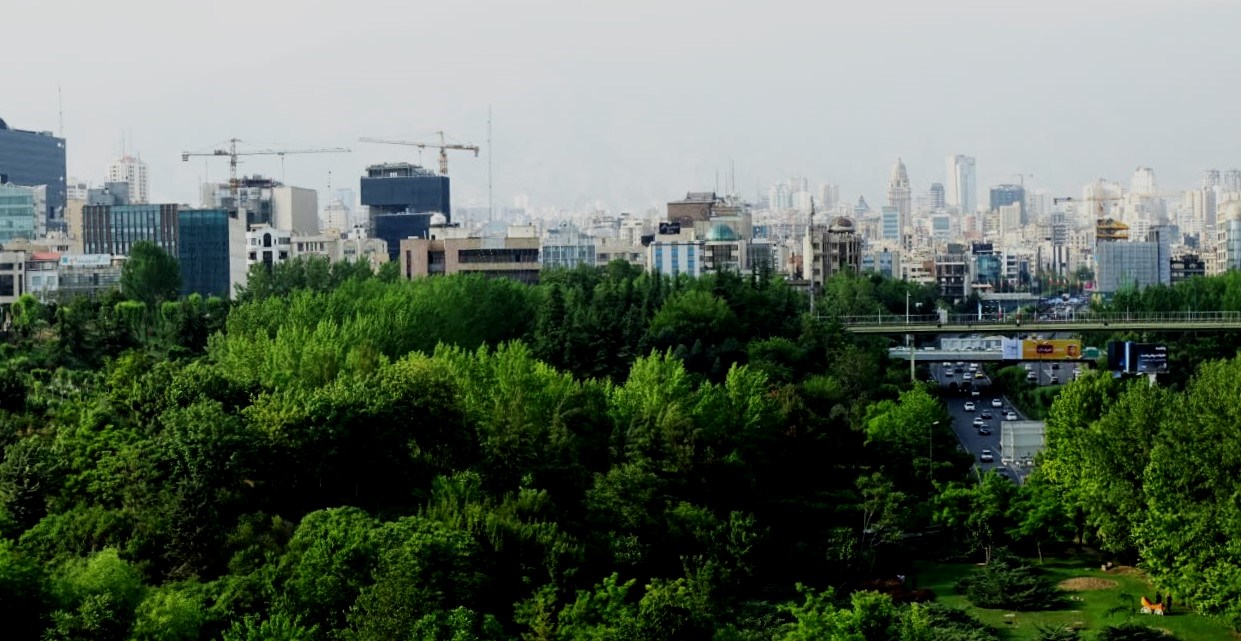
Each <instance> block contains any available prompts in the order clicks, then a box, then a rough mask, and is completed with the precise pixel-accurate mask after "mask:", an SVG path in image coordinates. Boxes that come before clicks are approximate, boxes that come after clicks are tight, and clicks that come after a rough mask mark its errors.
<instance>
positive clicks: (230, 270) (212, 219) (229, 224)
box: [177, 209, 246, 298]
mask: <svg viewBox="0 0 1241 641" xmlns="http://www.w3.org/2000/svg"><path fill="white" fill-rule="evenodd" d="M177 237H178V238H177V241H178V242H177V261H178V262H179V263H180V265H181V291H182V293H184V294H187V295H188V294H200V295H203V296H219V297H220V298H229V296H230V295H231V293H232V290H233V286H234V285H235V284H237V283H238V282H240V281H239V279H240V278H241V277H242V273H238V272H244V269H245V260H244V259H245V254H244V252H245V240H246V233H245V226H244V224H243V223H242V222H241V219H240V218H239V217H238V216H237V215H230V213H229V211H228V210H225V209H182V210H179V211H178V212H177ZM238 259H239V260H238ZM238 262H240V264H238Z"/></svg>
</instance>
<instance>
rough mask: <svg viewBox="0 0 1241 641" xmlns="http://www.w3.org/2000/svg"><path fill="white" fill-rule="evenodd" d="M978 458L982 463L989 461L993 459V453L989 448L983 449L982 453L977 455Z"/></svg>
mask: <svg viewBox="0 0 1241 641" xmlns="http://www.w3.org/2000/svg"><path fill="white" fill-rule="evenodd" d="M978 460H980V461H982V462H983V463H990V462H991V461H994V460H995V455H994V454H992V453H991V450H983V451H982V454H979V455H978Z"/></svg>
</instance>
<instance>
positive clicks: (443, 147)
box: [358, 131, 479, 176]
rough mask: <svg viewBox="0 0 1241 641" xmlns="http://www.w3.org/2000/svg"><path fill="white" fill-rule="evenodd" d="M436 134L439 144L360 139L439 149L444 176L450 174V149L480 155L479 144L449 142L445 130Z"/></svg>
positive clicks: (441, 172) (387, 139) (384, 143)
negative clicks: (445, 136)
mask: <svg viewBox="0 0 1241 641" xmlns="http://www.w3.org/2000/svg"><path fill="white" fill-rule="evenodd" d="M435 134H436V135H438V136H439V138H440V141H439V144H436V143H433V142H417V141H413V140H393V139H391V138H359V139H358V141H359V142H373V143H378V144H381V145H405V146H408V147H417V148H419V149H427V148H428V147H429V148H431V149H438V150H440V153H439V160H440V174H441V175H444V176H447V175H448V150H450V149H451V150H454V151H472V152H474V157H475V158H477V157H478V151H479V149H478V146H477V145H458V144H453V143H449V142H447V141H446V139H445V138H444V132H442V131H437V132H435Z"/></svg>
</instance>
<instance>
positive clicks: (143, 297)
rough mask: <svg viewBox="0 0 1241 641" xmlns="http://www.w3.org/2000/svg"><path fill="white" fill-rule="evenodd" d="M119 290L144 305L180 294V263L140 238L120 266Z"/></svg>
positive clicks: (153, 244) (170, 298) (176, 296)
mask: <svg viewBox="0 0 1241 641" xmlns="http://www.w3.org/2000/svg"><path fill="white" fill-rule="evenodd" d="M121 293H122V294H124V296H125V297H126V298H128V299H129V300H133V301H138V302H141V303H143V304H145V305H146V306H148V307H152V306H154V305H155V304H156V303H159V302H161V301H165V300H176V299H177V298H178V297H179V296H180V295H181V265H180V264H179V263H178V262H177V259H176V257H175V256H172V255H170V254H169V253H168V252H166V251H164V250H163V249H162V248H161V247H160V246H158V245H156V244H155V243H152V242H150V241H146V240H140V241H138V242H136V243H134V244H133V246H131V247H130V248H129V258H127V259H126V260H125V264H124V266H123V267H122V268H121Z"/></svg>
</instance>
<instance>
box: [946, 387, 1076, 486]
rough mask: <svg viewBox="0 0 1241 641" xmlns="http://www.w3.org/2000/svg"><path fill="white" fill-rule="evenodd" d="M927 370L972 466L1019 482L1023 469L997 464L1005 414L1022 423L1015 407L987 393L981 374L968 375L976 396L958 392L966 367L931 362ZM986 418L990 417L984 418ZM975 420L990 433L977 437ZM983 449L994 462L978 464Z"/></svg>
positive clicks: (1027, 471) (967, 392)
mask: <svg viewBox="0 0 1241 641" xmlns="http://www.w3.org/2000/svg"><path fill="white" fill-rule="evenodd" d="M958 367H960V368H961V369H962V370H964V371H963V372H957V371H956V369H957V368H958ZM930 370H931V376H932V377H933V378H934V379H935V382H936V383H938V384H939V385H940V387H941V388H942V389H943V390H944V397H943V398H944V402H945V403H946V404H947V408H948V414H949V415H950V416H952V431H953V432H954V433H956V435H957V440H958V441H960V442H961V446H962V447H963V448H965V450H966V451H967V452H969V453H970V455H971V456H973V457H974V464H975V465H977V466H978V467H979V469H981V470H983V471H986V470H992V469H995V470H1000V471H1001V473H1002V474H1004V475H1005V476H1007V477H1008V478H1010V479H1013V480H1014V481H1016V482H1018V483H1020V482H1022V481H1023V480H1024V479H1025V477H1026V476H1027V475H1028V474H1029V470H1028V469H1027V468H1023V467H1020V466H1005V465H1004V464H1002V463H1001V462H1000V458H1001V454H1000V428H1001V425H1002V424H1003V423H1004V422H1005V416H1006V415H1007V414H1008V412H1013V413H1014V414H1016V415H1017V418H1018V419H1020V420H1025V417H1024V416H1022V415H1021V412H1019V411H1017V408H1015V407H1013V404H1012V403H1010V402H1008V399H1006V398H1004V397H1003V396H999V395H996V394H993V393H991V381H990V379H988V378H987V377H986V374H983V377H982V378H972V374H970V376H971V384H972V385H973V387H974V390H976V391H977V392H978V396H973V395H972V392H971V391H965V390H962V389H961V387H962V386H961V383H962V382H963V378H962V376H963V375H964V374H967V373H969V371H970V370H969V365H968V364H965V365H961V366H958V365H957V364H956V363H952V364H950V365H949V366H948V367H945V366H944V365H943V364H942V363H935V364H933V365H931V368H930ZM949 371H951V372H952V376H947V373H948V372H949ZM979 371H982V370H981V368H979ZM1048 371H1052V370H1048ZM1071 371H1072V370H1070V372H1071ZM1069 375H1070V376H1071V375H1072V374H1071V373H1070V374H1069ZM953 382H955V383H957V388H956V389H955V390H954V389H953V388H952V387H951V384H952V383H953ZM995 401H999V404H1000V407H995V406H994V403H995ZM967 402H973V403H974V410H973V411H968V410H966V409H965V404H966V403H967ZM988 415H989V416H990V418H987V416H988ZM975 418H982V420H983V422H984V424H985V426H986V427H987V428H988V429H989V430H990V431H991V433H990V434H985V435H984V434H980V433H979V428H978V427H976V426H975V425H974V419H975ZM983 450H990V451H991V454H992V456H993V458H994V460H993V461H990V462H984V461H982V459H981V456H982V453H983Z"/></svg>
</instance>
